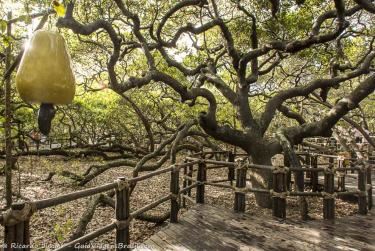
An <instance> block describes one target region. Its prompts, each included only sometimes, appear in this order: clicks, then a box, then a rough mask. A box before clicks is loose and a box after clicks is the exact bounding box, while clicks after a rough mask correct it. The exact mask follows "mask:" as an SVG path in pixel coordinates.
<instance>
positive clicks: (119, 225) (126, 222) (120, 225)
mask: <svg viewBox="0 0 375 251" xmlns="http://www.w3.org/2000/svg"><path fill="white" fill-rule="evenodd" d="M132 220H133V216H131V215H129V217H128V219H127V220H122V221H121V220H117V219H113V223H115V224H116V228H117V229H118V230H124V229H125V228H127V227H129V226H130V222H131V221H132Z"/></svg>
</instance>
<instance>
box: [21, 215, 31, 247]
mask: <svg viewBox="0 0 375 251" xmlns="http://www.w3.org/2000/svg"><path fill="white" fill-rule="evenodd" d="M23 243H24V244H25V248H24V249H23V250H24V251H30V250H31V247H30V219H28V220H26V221H25V222H24V235H23Z"/></svg>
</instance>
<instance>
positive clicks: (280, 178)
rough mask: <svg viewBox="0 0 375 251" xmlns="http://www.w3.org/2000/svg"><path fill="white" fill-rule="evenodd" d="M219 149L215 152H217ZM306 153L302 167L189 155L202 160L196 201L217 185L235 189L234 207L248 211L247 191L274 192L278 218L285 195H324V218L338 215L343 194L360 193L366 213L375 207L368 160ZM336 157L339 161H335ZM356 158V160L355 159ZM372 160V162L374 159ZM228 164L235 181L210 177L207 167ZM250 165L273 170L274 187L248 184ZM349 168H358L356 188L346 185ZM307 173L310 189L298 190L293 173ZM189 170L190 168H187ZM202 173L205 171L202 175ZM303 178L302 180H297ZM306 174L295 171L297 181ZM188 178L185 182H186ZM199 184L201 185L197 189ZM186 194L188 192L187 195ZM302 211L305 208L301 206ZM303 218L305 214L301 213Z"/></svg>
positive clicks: (361, 210) (282, 215) (230, 177)
mask: <svg viewBox="0 0 375 251" xmlns="http://www.w3.org/2000/svg"><path fill="white" fill-rule="evenodd" d="M214 153H216V152H214ZM300 154H303V155H305V157H306V159H305V163H306V164H305V165H304V166H303V167H302V168H297V167H289V166H277V167H275V166H267V165H256V164H251V163H246V164H242V165H241V164H240V165H239V164H237V163H234V162H233V159H232V160H231V161H217V160H212V159H205V158H204V156H205V155H207V153H204V154H201V155H200V157H197V156H199V154H198V153H197V154H195V157H187V158H186V159H187V160H188V161H192V162H195V161H200V162H199V164H198V177H197V180H196V182H198V184H199V186H198V187H197V195H196V198H197V200H196V202H197V203H202V202H204V186H205V185H208V186H216V187H221V188H227V189H229V190H232V191H234V193H235V198H234V210H235V211H238V212H244V211H245V202H246V200H245V194H247V193H265V194H269V195H270V196H272V210H273V215H274V216H276V217H279V218H285V217H286V198H287V197H291V196H305V197H307V196H316V197H322V198H323V217H324V219H334V217H335V198H336V197H340V196H344V195H356V196H358V213H359V214H367V210H368V208H369V209H370V208H371V207H372V204H373V201H372V180H371V165H370V163H369V162H368V161H364V162H362V163H358V164H356V165H355V166H353V165H350V164H349V165H348V164H347V165H344V163H345V161H346V160H350V159H345V158H343V157H342V156H336V155H325V154H310V153H309V154H307V153H300ZM319 158H328V163H320V164H319V161H318V159H319ZM335 160H336V163H335ZM352 161H353V160H352ZM371 163H372V162H371ZM224 167H225V168H229V170H230V171H228V174H229V173H233V171H235V173H236V175H235V176H236V177H235V181H236V184H235V186H233V185H232V184H223V182H225V181H231V182H232V181H233V180H234V175H233V174H231V175H228V180H224V181H216V180H207V170H209V169H213V168H224ZM186 168H188V169H189V170H192V169H193V168H192V167H186ZM249 169H253V170H268V171H270V172H272V177H273V179H272V188H270V189H261V188H252V187H249V186H247V185H246V181H247V177H246V174H247V171H248V170H249ZM348 171H355V172H357V173H358V186H357V190H356V191H347V190H346V189H345V174H346V172H348ZM301 172H302V173H305V174H306V176H307V177H309V178H310V179H309V181H310V184H311V191H298V190H296V189H295V190H292V189H291V187H292V186H291V177H290V176H291V174H292V173H294V174H297V173H301ZM184 173H187V171H184ZM200 173H202V175H199V174H200ZM319 173H324V184H323V189H321V191H319V190H320V189H319V180H318V177H319V176H318V174H319ZM335 176H336V177H337V178H338V181H339V182H338V185H339V187H338V189H337V190H338V191H335V187H334V178H335ZM187 179H188V180H189V181H192V180H191V178H190V177H187ZM296 179H302V180H296ZM304 179H305V175H302V176H301V175H295V182H296V183H298V182H301V183H303V184H304V183H305V180H304ZM186 184H187V182H184V185H186ZM198 188H199V189H198ZM184 197H185V198H186V197H187V196H186V195H184ZM301 212H302V210H301ZM301 217H302V218H304V217H305V216H304V215H301Z"/></svg>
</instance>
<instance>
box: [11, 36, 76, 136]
mask: <svg viewBox="0 0 375 251" xmlns="http://www.w3.org/2000/svg"><path fill="white" fill-rule="evenodd" d="M16 87H17V90H18V93H19V94H20V96H21V98H22V100H24V101H25V102H28V103H40V104H41V107H40V111H39V113H38V124H39V129H40V131H41V132H42V133H43V134H45V135H48V133H49V131H50V128H51V121H52V119H53V117H54V114H55V110H54V107H53V105H56V104H70V103H71V102H72V101H73V98H74V94H75V81H74V75H73V71H72V68H71V64H70V57H69V54H68V51H67V48H66V43H65V40H64V38H63V36H62V35H60V34H59V33H57V32H51V31H44V30H39V31H36V32H35V33H34V34H33V36H32V37H31V39H30V42H29V45H28V46H27V48H26V49H25V52H24V54H23V56H22V60H21V63H20V66H19V68H18V71H17V75H16Z"/></svg>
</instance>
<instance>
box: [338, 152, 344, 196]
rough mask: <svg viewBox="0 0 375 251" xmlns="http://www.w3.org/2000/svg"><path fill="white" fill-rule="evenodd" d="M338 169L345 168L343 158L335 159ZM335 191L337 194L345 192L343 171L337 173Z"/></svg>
mask: <svg viewBox="0 0 375 251" xmlns="http://www.w3.org/2000/svg"><path fill="white" fill-rule="evenodd" d="M337 165H338V168H345V167H346V165H345V158H344V157H342V158H338V159H337ZM337 190H338V191H339V192H343V191H345V171H338V172H337Z"/></svg>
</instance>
